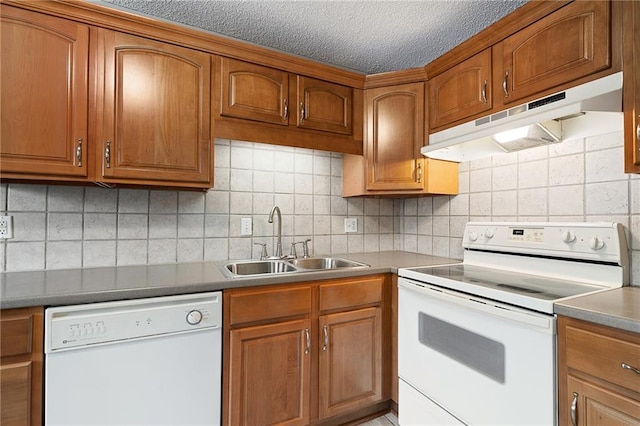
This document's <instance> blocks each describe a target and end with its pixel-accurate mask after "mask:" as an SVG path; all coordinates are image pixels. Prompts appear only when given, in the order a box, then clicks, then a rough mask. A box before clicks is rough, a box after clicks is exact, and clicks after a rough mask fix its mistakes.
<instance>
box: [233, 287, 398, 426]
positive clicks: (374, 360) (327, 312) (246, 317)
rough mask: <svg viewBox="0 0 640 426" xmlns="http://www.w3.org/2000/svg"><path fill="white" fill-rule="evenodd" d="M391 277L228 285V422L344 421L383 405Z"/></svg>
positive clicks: (281, 423) (313, 422) (387, 382)
mask: <svg viewBox="0 0 640 426" xmlns="http://www.w3.org/2000/svg"><path fill="white" fill-rule="evenodd" d="M389 280H390V279H389V276H388V275H373V276H366V277H358V278H352V279H339V280H326V281H318V282H311V283H295V284H289V285H282V286H269V287H254V288H248V289H246V288H245V289H232V290H228V291H225V292H224V304H225V313H224V315H225V320H224V339H225V341H224V345H225V346H224V347H225V353H224V363H225V365H226V366H225V368H224V369H223V370H224V373H223V374H224V382H223V383H224V385H223V386H224V389H223V398H224V401H223V403H224V409H223V424H225V425H267V424H269V425H308V424H313V425H319V424H340V423H342V422H343V420H344V422H346V421H351V420H355V419H356V418H358V417H362V416H364V415H368V414H372V413H373V412H375V411H377V410H379V409H380V408H379V407H378V404H383V403H384V401H385V400H388V399H389V391H388V390H387V389H386V388H387V387H388V385H389V381H385V380H384V377H383V376H384V373H385V372H388V371H389V370H388V368H386V365H387V364H388V363H389V361H390V360H388V359H387V358H388V351H385V349H384V348H385V342H386V341H387V340H389V337H390V336H389V333H388V331H387V330H388V328H385V327H384V323H385V321H384V318H385V315H387V313H388V309H387V308H386V306H385V303H388V302H387V298H388V296H387V295H386V292H387V291H388V288H389V285H388V282H389ZM386 346H388V345H386ZM360 413H362V414H360Z"/></svg>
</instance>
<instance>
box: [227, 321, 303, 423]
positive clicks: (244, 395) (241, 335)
mask: <svg viewBox="0 0 640 426" xmlns="http://www.w3.org/2000/svg"><path fill="white" fill-rule="evenodd" d="M310 328H311V327H310V322H309V320H308V319H304V320H295V321H286V322H282V323H276V324H268V325H261V326H256V327H243V328H240V329H237V330H231V346H230V349H231V353H230V356H229V361H230V362H229V366H230V382H229V387H228V390H229V391H230V394H231V396H230V398H229V400H230V404H231V410H230V412H231V413H232V418H233V421H232V422H230V423H228V424H234V425H235V424H238V425H273V424H282V425H307V424H309V391H310V389H311V388H310V383H309V380H310V373H311V361H310V360H311V356H310V353H309V352H310V348H309V347H310V344H309V345H308V344H307V342H308V340H309V339H310V335H309V333H310Z"/></svg>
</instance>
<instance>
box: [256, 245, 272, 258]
mask: <svg viewBox="0 0 640 426" xmlns="http://www.w3.org/2000/svg"><path fill="white" fill-rule="evenodd" d="M253 245H254V246H262V250H261V252H260V260H265V259H266V258H267V257H269V254H268V253H267V245H266V244H265V243H253Z"/></svg>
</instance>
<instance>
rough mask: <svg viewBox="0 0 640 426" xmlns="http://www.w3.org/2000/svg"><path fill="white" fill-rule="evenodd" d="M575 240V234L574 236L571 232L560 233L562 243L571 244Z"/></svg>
mask: <svg viewBox="0 0 640 426" xmlns="http://www.w3.org/2000/svg"><path fill="white" fill-rule="evenodd" d="M575 240H576V234H574V233H573V232H571V231H564V232H563V233H562V241H564V242H565V243H567V244H568V243H572V242H574V241H575Z"/></svg>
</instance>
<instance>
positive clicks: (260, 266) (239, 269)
mask: <svg viewBox="0 0 640 426" xmlns="http://www.w3.org/2000/svg"><path fill="white" fill-rule="evenodd" d="M222 271H223V272H224V273H225V274H226V275H228V276H231V277H237V276H243V277H244V276H248V275H265V274H284V273H290V272H296V271H297V268H296V267H295V266H293V265H292V264H291V263H288V262H285V261H284V260H277V259H276V260H241V261H237V262H229V263H227V264H225V265H224V267H223V268H222Z"/></svg>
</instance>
